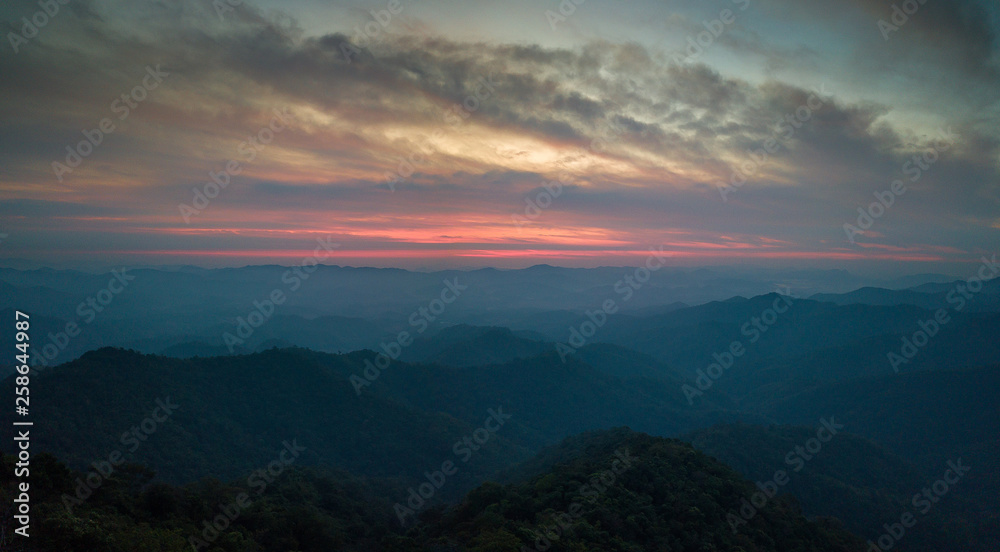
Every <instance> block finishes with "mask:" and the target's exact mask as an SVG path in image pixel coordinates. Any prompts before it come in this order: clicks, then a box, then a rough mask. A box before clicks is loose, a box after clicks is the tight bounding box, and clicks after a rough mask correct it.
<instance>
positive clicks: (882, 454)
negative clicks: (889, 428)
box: [682, 416, 1000, 552]
mask: <svg viewBox="0 0 1000 552" xmlns="http://www.w3.org/2000/svg"><path fill="white" fill-rule="evenodd" d="M838 419H839V418H837V417H836V416H832V417H830V418H829V420H832V421H833V422H834V423H838V422H837V420H838ZM821 426H822V422H820V421H819V420H816V421H814V427H794V426H770V427H759V426H748V425H725V426H715V427H712V428H706V429H700V430H697V431H695V432H693V433H691V434H689V435H686V436H684V437H682V439H683V440H685V441H690V442H691V443H692V444H693V445H694V447H695V448H697V449H698V450H700V451H702V452H704V453H706V454H708V455H710V456H712V457H713V458H716V459H717V460H719V461H721V462H723V463H725V464H726V465H728V466H730V467H732V468H734V469H735V470H736V471H738V472H740V474H741V475H743V476H744V477H746V478H747V479H749V480H751V481H766V480H768V479H770V478H771V477H772V476H773V474H774V472H775V470H777V469H785V470H788V471H789V473H790V481H789V483H787V484H786V485H785V486H783V488H782V491H783V492H787V493H789V494H790V495H793V496H794V497H795V498H796V500H797V502H798V503H799V504H800V505H801V507H802V511H803V513H805V514H806V515H808V516H825V517H835V518H837V519H839V520H841V521H843V522H844V527H845V528H846V529H847V530H849V531H851V532H852V533H854V534H856V535H861V536H863V537H865V538H869V539H872V540H875V539H876V538H877V537H878V536H880V535H881V534H882V533H884V532H885V528H884V527H883V524H885V523H894V522H895V520H898V519H899V517H900V515H901V514H902V513H903V512H907V511H912V510H913V505H912V497H913V495H914V494H916V493H919V492H920V490H921V489H923V488H924V487H926V486H927V485H928V484H929V483H930V482H933V481H934V480H936V479H938V478H939V477H940V475H941V474H940V473H935V472H934V471H933V470H929V471H927V472H924V471H923V470H920V469H917V468H916V467H915V466H914V465H913V464H911V463H910V462H907V461H905V460H903V459H902V458H900V457H899V456H897V455H895V454H893V453H891V452H889V451H887V450H885V449H883V448H882V447H880V446H878V445H876V444H875V443H873V442H872V441H869V440H867V439H864V438H860V437H857V436H854V435H851V434H850V433H845V432H839V433H837V434H836V435H833V437H832V438H831V439H830V440H829V442H826V443H822V448H820V449H819V450H818V451H816V452H815V454H810V451H808V450H806V451H805V455H799V454H797V452H796V447H800V448H799V449H798V450H802V447H804V446H805V445H806V444H807V443H808V442H809V440H810V439H815V438H816V436H817V431H818V430H817V427H821ZM806 457H808V460H807V459H806ZM934 468H935V470H936V469H938V466H935V467H934ZM969 484H970V482H968V481H962V482H961V483H960V485H962V487H966V486H967V485H969ZM959 488H961V487H959ZM990 507H991V504H990V503H982V504H978V503H976V502H975V501H974V500H970V499H969V498H968V497H967V496H966V495H963V494H961V493H959V492H955V493H949V495H948V497H947V501H944V500H942V501H941V502H940V503H939V504H937V505H935V508H934V509H933V510H932V511H930V512H928V513H927V515H925V516H921V517H920V523H919V525H917V526H916V527H914V528H912V529H911V530H909V531H908V534H907V535H906V540H905V541H904V543H903V544H902V546H903V549H904V550H911V551H914V552H922V551H926V552H933V551H936V550H968V551H973V550H980V551H983V552H986V551H988V550H996V549H997V546H1000V531H997V530H995V529H992V530H991V529H990V528H991V527H995V525H993V524H992V521H993V520H991V519H990V516H989V515H983V512H984V511H985V510H986V509H988V508H990ZM966 520H976V522H975V523H974V524H971V525H970V524H968V523H967V522H966Z"/></svg>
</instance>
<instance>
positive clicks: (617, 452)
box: [388, 429, 864, 552]
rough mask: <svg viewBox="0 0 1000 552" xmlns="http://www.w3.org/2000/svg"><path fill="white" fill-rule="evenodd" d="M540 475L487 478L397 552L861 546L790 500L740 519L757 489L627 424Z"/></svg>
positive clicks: (556, 459) (568, 444)
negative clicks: (489, 480) (805, 513)
mask: <svg viewBox="0 0 1000 552" xmlns="http://www.w3.org/2000/svg"><path fill="white" fill-rule="evenodd" d="M531 464H532V465H533V466H537V467H539V468H540V470H539V472H538V473H537V474H535V475H533V476H530V477H528V478H527V479H526V480H524V481H521V482H516V483H512V484H508V485H505V486H501V485H498V484H495V483H487V484H484V485H483V486H481V487H479V488H478V489H476V490H474V491H472V492H470V493H469V495H468V496H467V497H466V498H465V500H463V501H462V503H461V504H459V505H458V506H457V507H455V508H454V509H453V510H451V511H447V512H444V513H443V514H440V515H437V514H436V513H435V512H430V513H429V514H428V515H426V516H425V517H424V518H423V519H422V520H421V521H422V523H421V524H419V525H417V526H416V527H415V528H414V529H412V530H411V531H410V532H409V533H408V534H407V535H406V537H404V538H400V539H397V541H396V542H394V543H393V544H394V546H393V547H390V548H388V549H389V550H398V551H410V550H412V551H416V550H463V551H469V552H473V551H487V550H490V551H492V550H496V551H507V550H509V551H518V550H520V551H525V550H531V551H534V550H581V551H585V550H602V551H608V552H625V551H637V550H650V551H652V550H746V551H770V550H815V551H834V550H836V551H848V550H856V551H861V550H863V549H864V546H863V544H862V542H861V541H860V540H859V539H858V538H857V537H854V536H851V535H850V534H848V533H846V532H845V531H843V530H842V529H840V528H839V527H838V526H837V524H836V523H835V522H829V521H823V520H817V521H812V522H810V521H807V520H806V519H805V518H804V517H803V516H802V515H801V514H800V513H799V512H798V511H797V509H796V508H795V507H794V505H792V504H791V503H789V502H788V501H786V500H783V499H780V498H778V499H771V500H766V501H765V502H764V503H763V504H762V508H761V509H760V510H759V511H756V509H754V512H753V513H750V512H747V518H748V519H749V521H746V523H745V524H741V523H739V522H737V521H735V520H736V519H743V518H738V517H737V516H739V515H740V514H739V509H740V507H741V504H742V503H743V502H744V501H746V500H748V499H749V497H751V496H753V494H754V493H755V492H756V488H755V487H754V485H753V484H752V483H749V482H747V481H745V480H742V479H741V478H740V477H739V476H738V475H737V474H736V473H735V472H733V471H732V470H731V469H730V468H728V467H726V466H725V465H723V464H721V463H719V462H717V461H714V460H712V459H711V458H709V457H707V456H705V455H704V454H702V453H699V452H698V451H696V450H694V449H693V448H692V447H691V446H690V445H687V444H685V443H681V442H679V441H674V440H668V439H661V438H655V437H650V436H648V435H644V434H641V433H634V432H632V431H630V430H627V429H619V430H612V431H606V432H600V433H595V434H588V435H583V436H579V437H575V438H572V439H568V440H567V441H565V442H564V443H562V444H561V445H559V447H556V448H555V449H552V450H547V451H545V452H543V453H542V454H541V455H540V456H539V457H538V458H535V459H534V460H532V461H531Z"/></svg>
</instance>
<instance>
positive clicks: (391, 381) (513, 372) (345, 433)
mask: <svg viewBox="0 0 1000 552" xmlns="http://www.w3.org/2000/svg"><path fill="white" fill-rule="evenodd" d="M373 361H374V362H377V359H376V358H375V354H374V353H373V352H371V351H359V352H355V353H350V354H347V355H333V354H327V353H316V352H312V351H308V350H305V349H280V350H279V349H273V350H268V351H265V352H261V353H256V354H252V355H244V356H224V357H213V358H194V359H173V358H167V357H163V356H155V355H141V354H138V353H135V352H131V351H125V350H121V349H101V350H98V351H92V352H89V353H86V354H85V355H83V356H82V357H81V358H80V359H77V360H75V361H72V362H69V363H66V364H63V365H60V366H57V367H53V368H48V369H43V370H39V371H38V372H37V373H36V375H35V376H34V377H33V379H32V396H33V398H35V397H37V398H36V400H34V401H32V403H33V404H32V415H33V416H34V417H35V419H37V420H44V426H45V431H39V432H38V434H37V436H36V437H35V438H34V440H33V442H32V445H33V446H36V447H37V450H43V451H49V452H52V453H54V454H55V455H56V456H57V457H58V458H60V459H63V460H65V461H67V462H68V463H69V465H70V466H71V467H73V468H78V469H83V468H86V467H87V466H91V464H92V463H93V462H95V461H106V460H108V459H109V457H110V456H111V455H112V454H114V453H118V454H120V455H121V457H123V458H125V459H127V460H129V461H135V462H138V463H141V464H143V465H146V466H149V467H150V468H152V469H154V470H156V472H157V473H158V474H159V476H160V478H161V479H164V480H166V481H170V482H174V483H183V482H187V481H191V480H194V479H197V478H199V477H203V476H213V477H218V478H221V479H232V478H238V477H245V474H247V473H249V472H250V471H252V470H254V469H256V468H259V467H260V466H262V465H266V464H267V462H269V461H270V460H271V458H272V457H273V456H274V455H275V454H276V453H278V452H279V451H280V450H281V449H282V448H283V447H284V445H283V443H285V442H286V441H287V442H292V441H293V440H294V441H295V442H296V443H298V445H299V446H302V447H305V449H306V450H305V451H304V452H303V453H302V458H301V459H300V462H301V463H303V464H307V465H308V464H319V465H325V466H332V467H336V468H340V469H345V470H349V471H352V472H354V473H358V474H361V475H365V476H370V477H380V478H395V479H399V480H401V481H406V482H410V483H418V482H420V481H422V480H423V479H424V472H425V471H427V470H429V469H430V468H431V467H433V466H440V465H441V463H442V462H444V461H446V460H458V461H460V465H461V470H460V471H459V474H458V475H457V476H456V477H454V478H453V479H452V481H450V483H449V485H448V486H447V487H446V488H444V489H442V490H441V492H440V493H438V494H439V495H440V496H441V497H449V496H450V497H452V498H454V497H456V496H460V494H461V493H464V492H465V491H467V490H468V489H469V488H471V486H472V485H474V484H478V482H480V481H481V480H482V479H483V477H484V476H486V475H488V474H492V473H494V472H495V471H497V470H498V469H500V468H502V467H507V466H509V465H510V464H511V463H512V462H516V461H518V460H521V459H524V458H526V457H527V456H528V455H529V454H531V452H532V451H535V450H537V449H538V448H539V447H541V446H544V445H549V444H552V443H554V442H557V441H558V440H559V439H562V438H564V437H566V436H569V435H572V434H575V433H580V432H582V431H587V430H593V429H600V428H608V427H615V426H622V425H630V426H632V427H635V428H636V429H641V430H644V431H648V432H650V433H655V434H658V435H671V434H676V433H678V432H681V431H685V430H690V429H694V428H695V427H699V426H700V425H702V424H703V421H702V420H703V419H705V420H708V421H718V420H722V421H725V420H727V419H729V420H731V419H732V418H727V416H728V415H727V414H726V413H725V412H724V411H721V413H720V411H715V410H708V409H692V408H690V407H689V406H688V405H687V404H686V402H685V401H684V398H683V394H682V393H681V391H680V384H679V382H678V381H669V380H662V381H661V380H652V379H645V378H640V379H622V378H618V377H615V376H614V375H611V374H610V373H608V372H615V371H617V370H618V369H617V368H616V364H614V363H612V362H610V361H602V362H599V363H598V364H600V365H601V366H602V367H603V368H602V369H598V368H595V367H593V366H591V365H589V364H586V363H583V362H581V361H578V360H576V359H570V360H569V361H568V362H566V363H562V362H560V361H559V358H558V356H556V354H555V353H554V352H551V351H550V352H548V353H544V354H542V355H541V356H538V357H533V358H529V359H519V360H515V361H512V362H509V363H506V364H497V365H492V366H482V367H468V368H458V367H445V366H439V365H431V364H418V365H411V364H407V363H401V362H392V363H391V364H390V365H389V367H388V368H386V369H385V370H384V371H381V372H379V371H377V369H376V370H374V371H373V368H374V362H373ZM664 377H665V378H666V377H667V375H665V376H664ZM359 379H363V380H364V381H365V382H366V383H367V385H364V386H362V385H358V384H356V383H355V382H356V381H358V380H359ZM352 380H353V381H352ZM13 383H14V382H13V380H12V379H8V380H5V381H4V382H3V383H2V384H0V389H3V390H4V391H3V392H8V393H10V394H11V395H12V394H13V391H12V389H11V387H12V386H13ZM0 435H2V436H3V438H4V439H5V442H12V441H10V439H12V438H13V437H14V435H13V434H12V433H11V428H10V427H9V426H5V427H3V428H0Z"/></svg>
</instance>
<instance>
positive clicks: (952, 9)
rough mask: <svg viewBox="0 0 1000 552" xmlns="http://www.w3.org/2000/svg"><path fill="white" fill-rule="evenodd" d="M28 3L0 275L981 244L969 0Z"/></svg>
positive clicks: (856, 258) (988, 96)
mask: <svg viewBox="0 0 1000 552" xmlns="http://www.w3.org/2000/svg"><path fill="white" fill-rule="evenodd" d="M53 2H54V3H53V4H52V5H47V6H48V9H49V11H50V12H51V11H54V10H55V9H56V8H55V7H56V6H57V7H58V11H56V12H55V13H54V15H49V14H45V13H44V12H43V6H42V4H39V3H37V2H27V1H20V0H19V1H13V2H7V3H4V5H3V6H2V7H0V21H3V22H4V25H3V32H4V35H5V36H4V40H3V44H2V45H0V75H2V77H0V115H2V119H0V120H2V121H3V122H2V126H0V263H4V262H6V263H7V264H11V263H14V262H15V261H16V262H23V261H30V262H33V263H40V264H43V265H47V266H58V267H75V266H79V267H82V266H90V265H100V264H106V265H109V266H110V265H115V264H132V265H134V264H146V265H149V264H153V265H157V264H161V265H178V264H193V265H200V266H242V265H246V264H260V263H276V264H296V263H298V262H300V261H301V260H302V259H305V258H307V257H308V256H309V255H312V252H313V251H314V249H315V246H316V240H317V239H331V240H333V241H335V242H336V243H338V244H340V245H339V247H338V248H337V249H336V251H335V252H333V253H332V254H331V255H330V258H328V259H325V261H324V262H326V264H340V265H353V266H398V267H405V268H420V269H433V268H447V267H477V266H496V267H505V268H516V267H524V266H530V265H534V264H540V263H548V264H554V265H561V266H602V265H629V264H637V263H639V262H641V261H642V259H643V258H645V257H647V256H648V255H649V253H648V251H649V249H650V248H657V249H659V248H662V249H663V250H664V251H666V252H668V253H669V255H670V257H671V258H672V260H673V262H674V263H675V264H677V265H687V266H690V265H716V264H724V265H737V264H755V265H758V264H759V265H766V266H817V267H837V268H849V269H850V268H858V269H863V270H866V271H869V272H876V273H878V272H885V273H890V272H899V271H906V272H930V271H938V272H946V273H952V274H961V273H963V271H964V270H965V268H964V267H969V269H972V268H974V266H975V264H976V263H978V262H980V258H981V257H983V256H984V255H985V256H987V257H990V256H991V255H993V254H995V253H996V251H997V244H998V243H1000V240H998V237H1000V194H998V192H1000V125H998V124H997V123H998V121H1000V117H998V115H1000V43H998V36H997V31H998V29H1000V8H998V5H997V3H996V2H995V1H994V0H981V1H980V0H957V1H955V0H948V1H945V0H925V1H924V2H923V3H922V4H921V3H919V2H918V1H917V0H907V1H906V2H895V3H893V2H890V1H888V0H878V1H876V0H827V1H824V2H801V1H799V0H684V1H677V2H671V1H662V0H661V1H636V0H626V1H617V2H609V1H598V0H584V1H582V2H581V3H579V4H577V3H575V2H574V1H573V0H565V1H563V2H559V1H556V0H546V1H542V2H526V1H516V0H511V1H491V2H470V1H464V2H460V1H457V0H367V1H360V0H359V1H343V2H325V1H320V0H298V1H283V2H267V1H260V2H240V1H239V0H214V1H213V0H178V1H157V2H145V1H139V2H124V1H84V0H80V1H77V0H70V1H68V2H67V3H66V4H62V3H59V2H58V1H56V0H53ZM43 3H44V2H43ZM23 18H26V19H23ZM32 19H34V21H35V23H30V21H31V20H32ZM26 23H27V24H26Z"/></svg>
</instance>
